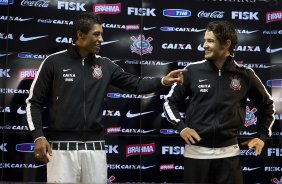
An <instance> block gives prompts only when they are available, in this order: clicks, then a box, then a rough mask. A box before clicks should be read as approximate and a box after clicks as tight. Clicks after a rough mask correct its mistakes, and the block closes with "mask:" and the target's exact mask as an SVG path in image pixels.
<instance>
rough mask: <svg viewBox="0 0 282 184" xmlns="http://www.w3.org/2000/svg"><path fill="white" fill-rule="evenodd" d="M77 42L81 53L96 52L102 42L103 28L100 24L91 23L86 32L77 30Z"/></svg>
mask: <svg viewBox="0 0 282 184" xmlns="http://www.w3.org/2000/svg"><path fill="white" fill-rule="evenodd" d="M77 38H78V39H77V44H78V45H79V46H80V49H81V52H83V55H86V56H87V55H88V54H98V53H99V51H100V48H101V43H102V42H103V28H102V25H101V24H93V26H92V27H91V29H90V30H89V31H88V33H83V32H81V31H77Z"/></svg>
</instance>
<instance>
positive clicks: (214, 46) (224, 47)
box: [204, 30, 230, 61]
mask: <svg viewBox="0 0 282 184" xmlns="http://www.w3.org/2000/svg"><path fill="white" fill-rule="evenodd" d="M204 49H205V59H207V60H212V61H218V60H222V59H224V58H226V56H228V55H229V54H230V53H229V51H228V49H229V47H228V44H227V43H225V44H220V42H219V41H218V39H217V38H216V37H215V35H214V33H213V32H212V31H208V30H207V31H206V32H205V36H204Z"/></svg>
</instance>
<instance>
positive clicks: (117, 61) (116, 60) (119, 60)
mask: <svg viewBox="0 0 282 184" xmlns="http://www.w3.org/2000/svg"><path fill="white" fill-rule="evenodd" d="M118 61H121V59H116V60H112V62H113V63H115V62H118Z"/></svg>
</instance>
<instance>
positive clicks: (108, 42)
mask: <svg viewBox="0 0 282 184" xmlns="http://www.w3.org/2000/svg"><path fill="white" fill-rule="evenodd" d="M118 41H119V40H113V41H107V42H102V43H101V45H107V44H111V43H115V42H118Z"/></svg>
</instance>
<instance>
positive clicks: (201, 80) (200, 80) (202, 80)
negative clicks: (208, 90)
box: [199, 79, 208, 82]
mask: <svg viewBox="0 0 282 184" xmlns="http://www.w3.org/2000/svg"><path fill="white" fill-rule="evenodd" d="M206 80H208V79H199V82H204V81H206Z"/></svg>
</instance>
